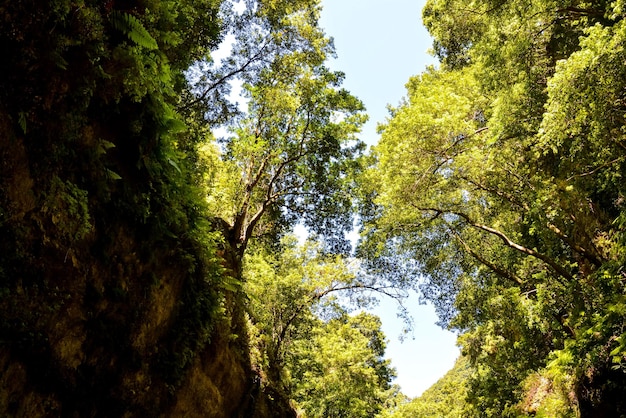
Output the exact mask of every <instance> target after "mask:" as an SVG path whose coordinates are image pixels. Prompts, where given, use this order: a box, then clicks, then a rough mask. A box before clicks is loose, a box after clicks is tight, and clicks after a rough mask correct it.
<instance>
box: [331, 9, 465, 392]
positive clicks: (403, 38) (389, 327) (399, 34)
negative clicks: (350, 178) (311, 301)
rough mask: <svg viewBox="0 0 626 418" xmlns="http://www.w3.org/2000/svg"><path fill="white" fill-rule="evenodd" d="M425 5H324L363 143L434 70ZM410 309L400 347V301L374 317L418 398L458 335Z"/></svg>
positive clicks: (449, 356)
mask: <svg viewBox="0 0 626 418" xmlns="http://www.w3.org/2000/svg"><path fill="white" fill-rule="evenodd" d="M424 3H425V0H322V6H323V10H322V14H321V20H320V26H321V27H322V28H324V30H325V31H326V34H327V35H328V36H331V37H333V38H334V40H335V48H336V50H337V55H338V58H337V59H335V60H333V61H332V62H331V63H330V66H331V67H332V68H333V69H334V70H340V71H343V72H344V73H345V74H346V78H345V81H344V85H343V86H344V87H345V88H346V89H347V90H349V91H350V92H351V93H352V94H353V95H355V96H357V97H359V98H360V99H361V100H362V101H363V102H364V104H365V106H366V108H367V113H368V114H369V116H370V120H369V121H368V123H367V124H366V125H365V127H364V129H363V132H362V134H361V139H362V140H364V141H365V142H366V143H368V144H369V145H374V144H376V142H377V141H378V135H377V133H376V126H377V125H378V124H379V123H382V122H384V121H385V120H386V118H387V116H388V112H387V106H388V105H392V106H396V105H398V104H399V103H400V101H401V99H402V97H403V96H404V95H405V92H406V90H405V87H404V85H405V84H406V83H407V82H408V81H409V78H410V77H411V76H412V75H416V74H419V73H421V72H422V71H424V69H425V68H426V66H427V65H431V64H435V62H436V61H435V59H434V58H433V57H432V56H431V55H429V54H428V49H429V48H430V47H431V44H432V41H431V39H430V38H429V35H428V32H427V31H426V29H425V28H424V27H423V25H422V22H421V15H422V13H421V10H422V8H423V7H424ZM407 306H408V307H409V311H410V313H411V315H412V317H413V321H414V330H413V333H412V337H411V335H409V337H408V338H405V339H404V341H403V342H402V341H400V339H399V337H400V335H401V334H402V329H403V323H402V320H400V319H398V318H397V316H396V313H397V309H396V306H395V304H394V302H392V301H389V300H382V301H381V304H380V305H379V306H378V308H377V309H375V310H374V313H375V314H377V315H378V316H380V318H381V320H382V323H383V331H384V332H385V335H386V336H387V339H388V343H387V351H386V355H387V357H388V358H389V359H391V363H392V366H393V367H395V369H396V372H397V378H396V380H395V381H394V383H396V384H398V385H400V387H401V388H402V392H403V393H404V394H405V395H407V396H409V397H415V396H419V395H420V394H421V393H422V392H423V391H424V390H426V389H428V387H430V386H431V385H432V384H433V383H435V382H436V381H437V380H439V378H441V377H442V376H443V375H444V374H445V373H446V372H447V371H448V370H449V369H451V368H452V366H453V365H454V361H455V360H456V358H457V357H458V356H459V349H458V348H457V347H456V336H455V335H454V334H452V333H451V332H449V331H445V330H442V329H441V328H440V327H439V326H437V325H435V322H436V321H437V317H436V315H435V313H434V308H433V307H432V306H430V305H420V304H419V303H418V300H417V296H416V295H414V296H412V297H411V298H410V299H409V301H408V303H407Z"/></svg>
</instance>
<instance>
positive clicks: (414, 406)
mask: <svg viewBox="0 0 626 418" xmlns="http://www.w3.org/2000/svg"><path fill="white" fill-rule="evenodd" d="M471 373H472V369H471V367H470V365H469V361H468V360H467V358H465V357H459V358H458V359H457V361H456V362H455V364H454V366H453V367H452V369H451V370H450V371H448V372H447V373H446V374H445V375H444V376H443V377H442V378H441V379H439V380H438V381H437V382H436V383H435V384H433V385H432V386H431V387H429V388H428V389H426V391H424V393H423V394H422V395H420V396H419V397H417V398H414V399H412V400H410V401H407V400H405V401H404V402H402V403H400V404H399V405H396V406H394V407H393V408H391V409H388V410H385V412H384V413H383V414H381V418H405V417H406V418H436V417H446V418H461V417H466V416H468V407H469V405H468V404H467V402H466V396H467V389H468V382H469V379H470V377H471Z"/></svg>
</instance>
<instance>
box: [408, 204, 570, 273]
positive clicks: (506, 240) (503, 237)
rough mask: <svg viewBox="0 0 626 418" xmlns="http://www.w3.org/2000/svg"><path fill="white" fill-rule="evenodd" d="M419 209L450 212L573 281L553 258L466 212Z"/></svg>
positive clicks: (431, 210) (443, 211)
mask: <svg viewBox="0 0 626 418" xmlns="http://www.w3.org/2000/svg"><path fill="white" fill-rule="evenodd" d="M418 209H419V210H422V211H429V212H435V213H436V212H442V214H446V213H448V214H450V215H456V216H458V217H460V218H462V219H464V220H465V222H466V223H467V224H468V225H469V226H471V227H472V228H475V229H478V230H481V231H484V232H486V233H488V234H490V235H493V236H496V237H498V238H500V240H502V242H503V243H504V245H506V246H507V247H509V248H512V249H514V250H516V251H518V252H520V253H522V254H526V255H529V256H531V257H534V258H537V259H539V260H541V261H543V262H544V263H546V264H547V265H548V266H550V267H551V268H552V270H554V271H555V272H556V273H558V274H559V275H560V276H562V277H564V278H565V279H567V280H569V281H574V277H573V276H572V275H571V274H570V273H569V272H568V271H567V270H565V269H564V268H563V267H562V266H560V265H559V264H558V263H557V262H555V261H554V260H553V259H551V258H550V257H548V256H546V255H545V254H542V253H540V252H538V251H535V250H533V249H531V248H528V247H525V246H523V245H520V244H518V243H516V242H514V241H513V240H511V239H510V238H509V237H508V236H507V235H506V234H505V233H504V232H502V231H499V230H497V229H495V228H492V227H490V226H487V225H483V224H480V223H478V222H476V221H474V220H472V219H471V218H470V217H469V216H468V215H467V214H465V213H463V212H458V211H450V210H447V211H446V210H441V209H437V208H418Z"/></svg>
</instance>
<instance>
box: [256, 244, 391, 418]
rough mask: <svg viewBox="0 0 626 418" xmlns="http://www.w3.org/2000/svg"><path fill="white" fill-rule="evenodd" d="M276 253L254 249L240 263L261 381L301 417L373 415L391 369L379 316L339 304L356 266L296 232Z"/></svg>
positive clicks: (354, 283)
mask: <svg viewBox="0 0 626 418" xmlns="http://www.w3.org/2000/svg"><path fill="white" fill-rule="evenodd" d="M279 254H280V255H277V256H276V255H270V254H267V253H266V252H263V251H258V252H256V253H254V254H249V255H248V256H246V259H245V264H244V273H245V277H246V282H245V283H244V289H245V291H246V294H247V295H248V296H249V298H250V301H249V305H248V306H249V308H248V309H249V313H250V318H251V322H252V324H253V326H252V330H253V336H252V338H251V340H252V343H253V346H254V347H255V350H254V352H255V357H253V361H254V362H255V363H256V364H257V365H258V367H259V368H260V369H261V376H262V377H263V380H264V382H265V384H269V385H271V386H272V387H274V388H275V390H279V391H281V392H282V393H284V395H285V396H286V397H287V398H291V399H294V400H295V401H296V402H297V404H298V407H299V408H300V409H301V413H303V414H306V415H305V416H310V417H323V416H324V417H325V416H342V417H363V416H374V415H375V414H376V413H377V412H378V411H379V410H381V408H382V405H383V403H384V401H385V400H386V398H387V397H388V396H389V392H390V391H391V388H390V387H389V382H390V380H391V379H392V378H393V377H394V372H393V370H392V369H391V368H390V366H389V361H388V360H385V359H384V357H383V356H384V353H385V337H384V335H383V333H382V332H381V330H380V320H379V319H378V318H377V317H374V316H372V315H369V314H365V313H361V314H359V315H356V316H349V315H348V313H347V311H346V309H345V308H343V307H342V306H341V304H340V302H341V300H340V296H342V295H343V296H345V295H346V294H348V293H349V292H351V291H352V292H355V291H358V290H359V289H361V285H360V283H359V282H358V280H357V276H356V275H355V271H354V269H353V268H351V266H350V265H349V263H348V262H347V261H345V260H343V259H341V258H339V257H337V256H330V255H327V254H324V252H323V251H322V248H321V247H320V245H319V244H315V243H313V242H308V243H306V244H305V245H304V246H299V245H298V244H297V242H296V241H295V239H294V238H287V239H285V240H283V242H282V247H281V250H280V253H279ZM321 318H326V319H325V320H323V319H321Z"/></svg>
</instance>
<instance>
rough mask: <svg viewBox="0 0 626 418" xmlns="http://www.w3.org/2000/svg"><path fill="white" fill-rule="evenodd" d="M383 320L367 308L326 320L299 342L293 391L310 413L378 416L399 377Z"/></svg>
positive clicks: (293, 367) (292, 368)
mask: <svg viewBox="0 0 626 418" xmlns="http://www.w3.org/2000/svg"><path fill="white" fill-rule="evenodd" d="M384 349H385V343H384V336H383V334H382V332H381V331H380V319H378V317H375V316H372V315H370V314H367V313H361V314H359V315H356V316H343V317H340V318H337V319H332V320H330V321H328V322H327V323H321V324H319V325H318V326H317V327H315V328H314V329H313V330H312V335H311V337H310V338H308V339H302V340H299V341H297V342H296V343H295V344H294V347H293V351H292V353H291V356H292V359H291V364H290V371H291V375H292V379H293V383H292V384H293V394H294V395H293V396H294V398H295V400H296V402H297V403H298V406H299V407H300V408H301V409H302V410H303V411H304V416H306V417H320V418H321V417H374V416H376V414H377V413H378V412H380V411H381V409H382V405H383V403H384V401H385V400H386V398H387V397H388V396H389V392H388V391H389V389H390V387H389V381H390V379H391V378H392V377H393V376H394V373H393V370H391V369H390V368H389V360H384V359H383V355H384Z"/></svg>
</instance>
